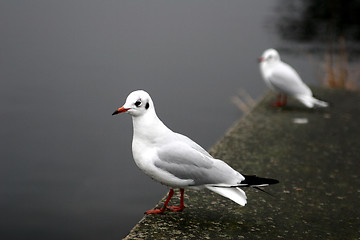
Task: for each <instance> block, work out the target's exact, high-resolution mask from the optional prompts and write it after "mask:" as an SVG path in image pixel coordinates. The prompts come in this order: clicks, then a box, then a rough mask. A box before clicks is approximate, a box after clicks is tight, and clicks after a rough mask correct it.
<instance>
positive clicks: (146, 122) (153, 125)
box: [132, 109, 172, 143]
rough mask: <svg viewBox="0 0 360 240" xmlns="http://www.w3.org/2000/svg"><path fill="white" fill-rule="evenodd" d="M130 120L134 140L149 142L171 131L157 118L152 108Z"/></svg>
mask: <svg viewBox="0 0 360 240" xmlns="http://www.w3.org/2000/svg"><path fill="white" fill-rule="evenodd" d="M132 120H133V130H134V135H133V137H134V140H135V139H136V140H140V141H145V142H149V143H150V142H154V141H156V140H157V139H158V138H159V137H161V136H164V135H165V134H168V133H170V132H172V131H171V130H170V129H169V128H168V127H166V126H165V124H164V123H163V122H162V121H161V120H160V119H159V118H158V116H157V115H156V112H155V111H154V110H153V109H151V110H150V111H149V112H147V113H145V114H143V115H141V116H133V117H132Z"/></svg>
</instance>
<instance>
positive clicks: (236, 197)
mask: <svg viewBox="0 0 360 240" xmlns="http://www.w3.org/2000/svg"><path fill="white" fill-rule="evenodd" d="M124 112H126V113H128V114H130V115H131V116H132V120H133V140H132V153H133V157H134V160H135V163H136V164H137V166H138V167H139V168H140V169H141V170H142V171H143V172H144V173H145V174H147V175H148V176H150V177H151V178H152V179H153V180H155V181H158V182H160V183H162V184H164V185H166V186H169V187H170V192H169V195H168V197H167V199H166V201H165V203H164V206H163V207H162V208H160V209H154V210H149V211H146V212H145V214H157V213H163V212H164V211H166V210H169V211H173V212H177V211H182V210H183V209H184V208H185V205H184V188H192V189H196V190H200V189H203V188H207V189H209V190H211V191H214V192H216V193H218V194H220V195H222V196H224V197H226V198H229V199H231V200H233V201H234V202H236V203H237V204H240V205H241V206H244V205H245V204H246V194H245V192H244V191H243V190H242V189H240V187H253V188H257V189H259V187H263V186H267V185H270V184H276V183H278V182H279V181H277V180H275V179H269V178H260V177H256V176H246V175H241V174H240V173H239V172H237V171H235V170H234V169H232V168H231V167H230V166H229V165H228V164H226V163H225V162H223V161H221V160H218V159H215V158H213V157H212V156H211V155H210V154H209V153H208V152H207V151H205V150H204V149H203V148H202V147H201V146H199V145H198V144H197V143H195V142H194V141H192V140H191V139H190V138H188V137H186V136H184V135H181V134H179V133H175V132H173V131H172V130H170V129H169V128H168V127H166V126H165V124H164V123H163V122H162V121H161V120H160V119H159V118H158V117H157V115H156V112H155V108H154V103H153V101H152V99H151V97H150V95H149V94H148V93H147V92H145V91H143V90H137V91H134V92H132V93H130V94H129V96H128V97H127V99H126V102H125V104H124V105H123V106H122V107H121V108H119V109H117V110H116V111H115V112H114V113H113V115H115V114H118V113H124ZM174 188H180V193H181V196H180V205H179V206H172V207H169V206H167V205H168V203H169V201H170V199H171V197H172V196H173V194H174V190H173V189H174ZM259 190H261V189H259ZM262 191H263V190H262Z"/></svg>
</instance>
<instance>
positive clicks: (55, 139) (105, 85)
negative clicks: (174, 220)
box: [0, 0, 317, 239]
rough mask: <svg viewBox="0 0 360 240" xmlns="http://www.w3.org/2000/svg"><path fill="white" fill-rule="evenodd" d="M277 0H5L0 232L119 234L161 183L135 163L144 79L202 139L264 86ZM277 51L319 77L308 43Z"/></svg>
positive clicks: (163, 112)
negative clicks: (134, 97)
mask: <svg viewBox="0 0 360 240" xmlns="http://www.w3.org/2000/svg"><path fill="white" fill-rule="evenodd" d="M275 5H276V1H263V0H245V1H217V0H197V1H167V0H158V1H145V0H144V1H138V0H134V1H95V0H88V1H81V0H80V1H67V0H66V1H45V0H37V1H13V0H8V1H2V2H1V7H0V32H1V38H0V49H1V52H0V82H1V87H0V98H1V105H0V110H1V111H0V116H1V127H0V133H1V167H0V212H1V215H0V238H1V239H120V238H122V237H124V236H125V235H126V234H127V233H128V231H129V230H130V229H131V228H132V227H133V226H134V225H135V223H136V222H137V221H138V220H140V219H141V217H142V216H143V213H144V212H145V211H146V210H148V209H151V208H152V207H153V206H154V205H155V204H156V203H157V202H158V201H159V200H160V199H161V198H162V197H163V196H164V194H166V193H167V190H168V189H167V187H165V186H162V185H160V184H158V183H156V182H153V181H152V180H151V179H149V178H148V177H147V176H146V175H144V174H143V173H142V172H141V171H140V170H139V169H138V168H137V167H136V165H135V163H134V162H133V159H132V155H131V139H132V123H131V118H130V116H128V115H126V114H123V115H117V116H111V113H112V112H113V111H114V110H115V109H116V108H118V107H120V106H121V105H122V104H123V103H124V101H125V99H126V97H127V95H128V94H129V93H130V92H131V91H133V90H136V89H144V90H147V91H148V92H149V93H150V94H151V96H152V98H153V100H154V102H155V107H156V109H157V113H158V115H159V117H160V118H161V119H162V120H163V121H164V122H165V123H166V124H167V125H168V126H169V127H170V128H171V129H173V130H174V131H177V132H180V133H183V134H185V135H187V136H189V137H191V138H192V139H194V140H195V141H197V142H198V143H199V144H200V145H202V146H203V147H205V148H210V147H211V146H212V145H213V144H214V143H215V142H216V141H217V140H218V139H219V138H220V137H221V136H222V135H223V134H224V133H225V131H226V130H227V129H228V128H229V127H230V126H231V125H232V124H233V123H234V122H235V121H236V120H237V119H238V118H240V117H241V115H242V113H241V112H240V111H239V110H238V109H237V108H236V106H235V105H234V104H233V103H232V102H231V97H232V96H235V95H236V94H237V91H238V89H245V90H246V91H247V92H248V93H249V94H250V95H251V96H252V97H254V98H255V99H258V98H260V97H261V96H262V95H263V94H264V92H265V91H266V87H265V85H264V83H263V81H262V79H261V77H260V74H259V70H258V65H257V62H256V59H257V58H258V57H259V56H260V55H261V53H262V52H263V50H265V49H267V48H269V47H281V44H282V42H281V40H279V39H278V37H277V36H276V34H275V32H274V31H272V29H271V26H272V20H274V15H276V12H275V9H274V8H275ZM282 56H283V59H286V60H287V62H289V63H290V64H292V65H293V66H295V67H296V68H297V69H298V70H299V72H300V73H301V75H302V76H303V78H304V80H305V81H306V82H307V83H310V84H313V83H317V79H316V78H315V76H314V69H313V66H312V65H311V64H310V63H309V59H307V58H306V56H303V55H294V54H292V55H289V54H288V55H286V54H283V55H282Z"/></svg>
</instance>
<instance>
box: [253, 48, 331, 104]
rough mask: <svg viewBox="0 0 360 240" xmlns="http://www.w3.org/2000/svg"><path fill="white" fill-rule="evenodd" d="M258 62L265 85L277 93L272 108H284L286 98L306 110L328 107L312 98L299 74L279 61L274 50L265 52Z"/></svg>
mask: <svg viewBox="0 0 360 240" xmlns="http://www.w3.org/2000/svg"><path fill="white" fill-rule="evenodd" d="M259 62H260V72H261V75H262V77H263V79H264V81H265V83H266V85H267V86H268V87H269V88H270V89H271V90H273V91H275V92H278V93H279V94H278V97H277V101H276V102H275V103H274V104H273V105H274V106H278V107H281V106H284V105H285V104H286V100H287V96H291V97H293V98H295V99H297V100H299V101H300V102H301V103H303V104H304V105H305V106H306V107H308V108H313V107H314V106H317V107H327V106H328V103H326V102H324V101H320V100H318V99H316V98H314V97H313V94H312V92H311V90H310V88H309V87H308V86H307V85H306V84H305V83H304V82H303V81H302V80H301V78H300V76H299V74H298V73H297V72H296V71H295V69H294V68H292V67H291V66H290V65H288V64H286V63H284V62H283V61H281V59H280V55H279V53H278V52H277V51H276V50H275V49H272V48H270V49H268V50H266V51H265V52H264V53H263V54H262V56H261V57H260V58H259ZM281 95H283V99H281Z"/></svg>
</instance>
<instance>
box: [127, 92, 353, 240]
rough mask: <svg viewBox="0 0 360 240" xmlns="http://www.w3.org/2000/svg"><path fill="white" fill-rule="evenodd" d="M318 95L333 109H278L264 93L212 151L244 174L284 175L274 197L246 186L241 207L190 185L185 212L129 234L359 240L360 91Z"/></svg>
mask: <svg viewBox="0 0 360 240" xmlns="http://www.w3.org/2000/svg"><path fill="white" fill-rule="evenodd" d="M314 95H315V96H317V97H318V98H319V99H321V100H324V101H328V102H330V103H331V104H332V105H331V107H329V108H326V109H315V110H309V109H306V108H304V107H302V106H301V105H300V104H299V103H297V102H295V101H291V100H290V101H289V103H288V105H287V107H284V108H274V107H271V106H270V103H271V102H272V101H274V99H275V95H274V94H271V93H269V94H267V95H266V96H265V97H264V98H263V99H262V100H261V101H260V102H259V103H258V104H257V106H256V107H255V108H254V109H253V110H252V111H251V112H250V113H249V114H247V115H246V116H245V117H243V118H242V119H240V120H239V121H238V122H237V123H235V125H234V126H233V127H232V128H231V129H230V130H229V131H228V132H227V133H226V135H225V136H224V137H223V138H222V139H221V140H220V141H219V142H218V143H217V144H216V145H215V146H214V147H213V148H212V149H211V151H210V152H211V154H212V155H213V156H214V157H216V158H220V159H222V160H224V161H226V162H228V163H229V164H230V165H231V166H232V167H233V168H235V169H237V170H238V171H240V172H241V173H244V174H256V175H258V176H262V177H271V178H277V179H278V180H280V184H277V185H274V186H271V187H268V188H266V190H267V191H269V192H270V193H272V194H273V195H275V197H271V196H269V195H267V194H264V193H262V192H259V191H257V190H256V189H244V190H245V191H246V193H247V196H248V204H247V205H246V206H245V207H240V206H239V205H237V204H235V203H233V202H232V201H230V200H228V199H225V198H223V197H221V196H219V195H216V194H214V193H212V192H210V191H207V190H205V191H191V190H185V195H186V198H185V205H186V209H185V210H184V211H183V212H180V213H172V212H166V213H165V214H162V215H150V216H145V217H144V218H143V219H142V220H141V221H140V222H139V223H138V224H137V225H136V226H135V227H134V228H133V229H132V230H131V232H130V233H129V235H128V236H126V237H125V239H220V238H223V239H359V237H360V210H359V202H360V178H359V173H360V144H359V140H360V127H359V126H360V94H359V93H355V92H348V91H344V90H331V89H314ZM296 119H297V120H296ZM294 120H295V121H297V122H299V123H294ZM306 122H307V123H306ZM178 199H179V198H178V195H176V196H174V197H173V200H174V201H176V202H173V203H174V204H178ZM162 203H163V201H161V202H160V203H159V204H158V206H157V207H160V206H161V205H162Z"/></svg>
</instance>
